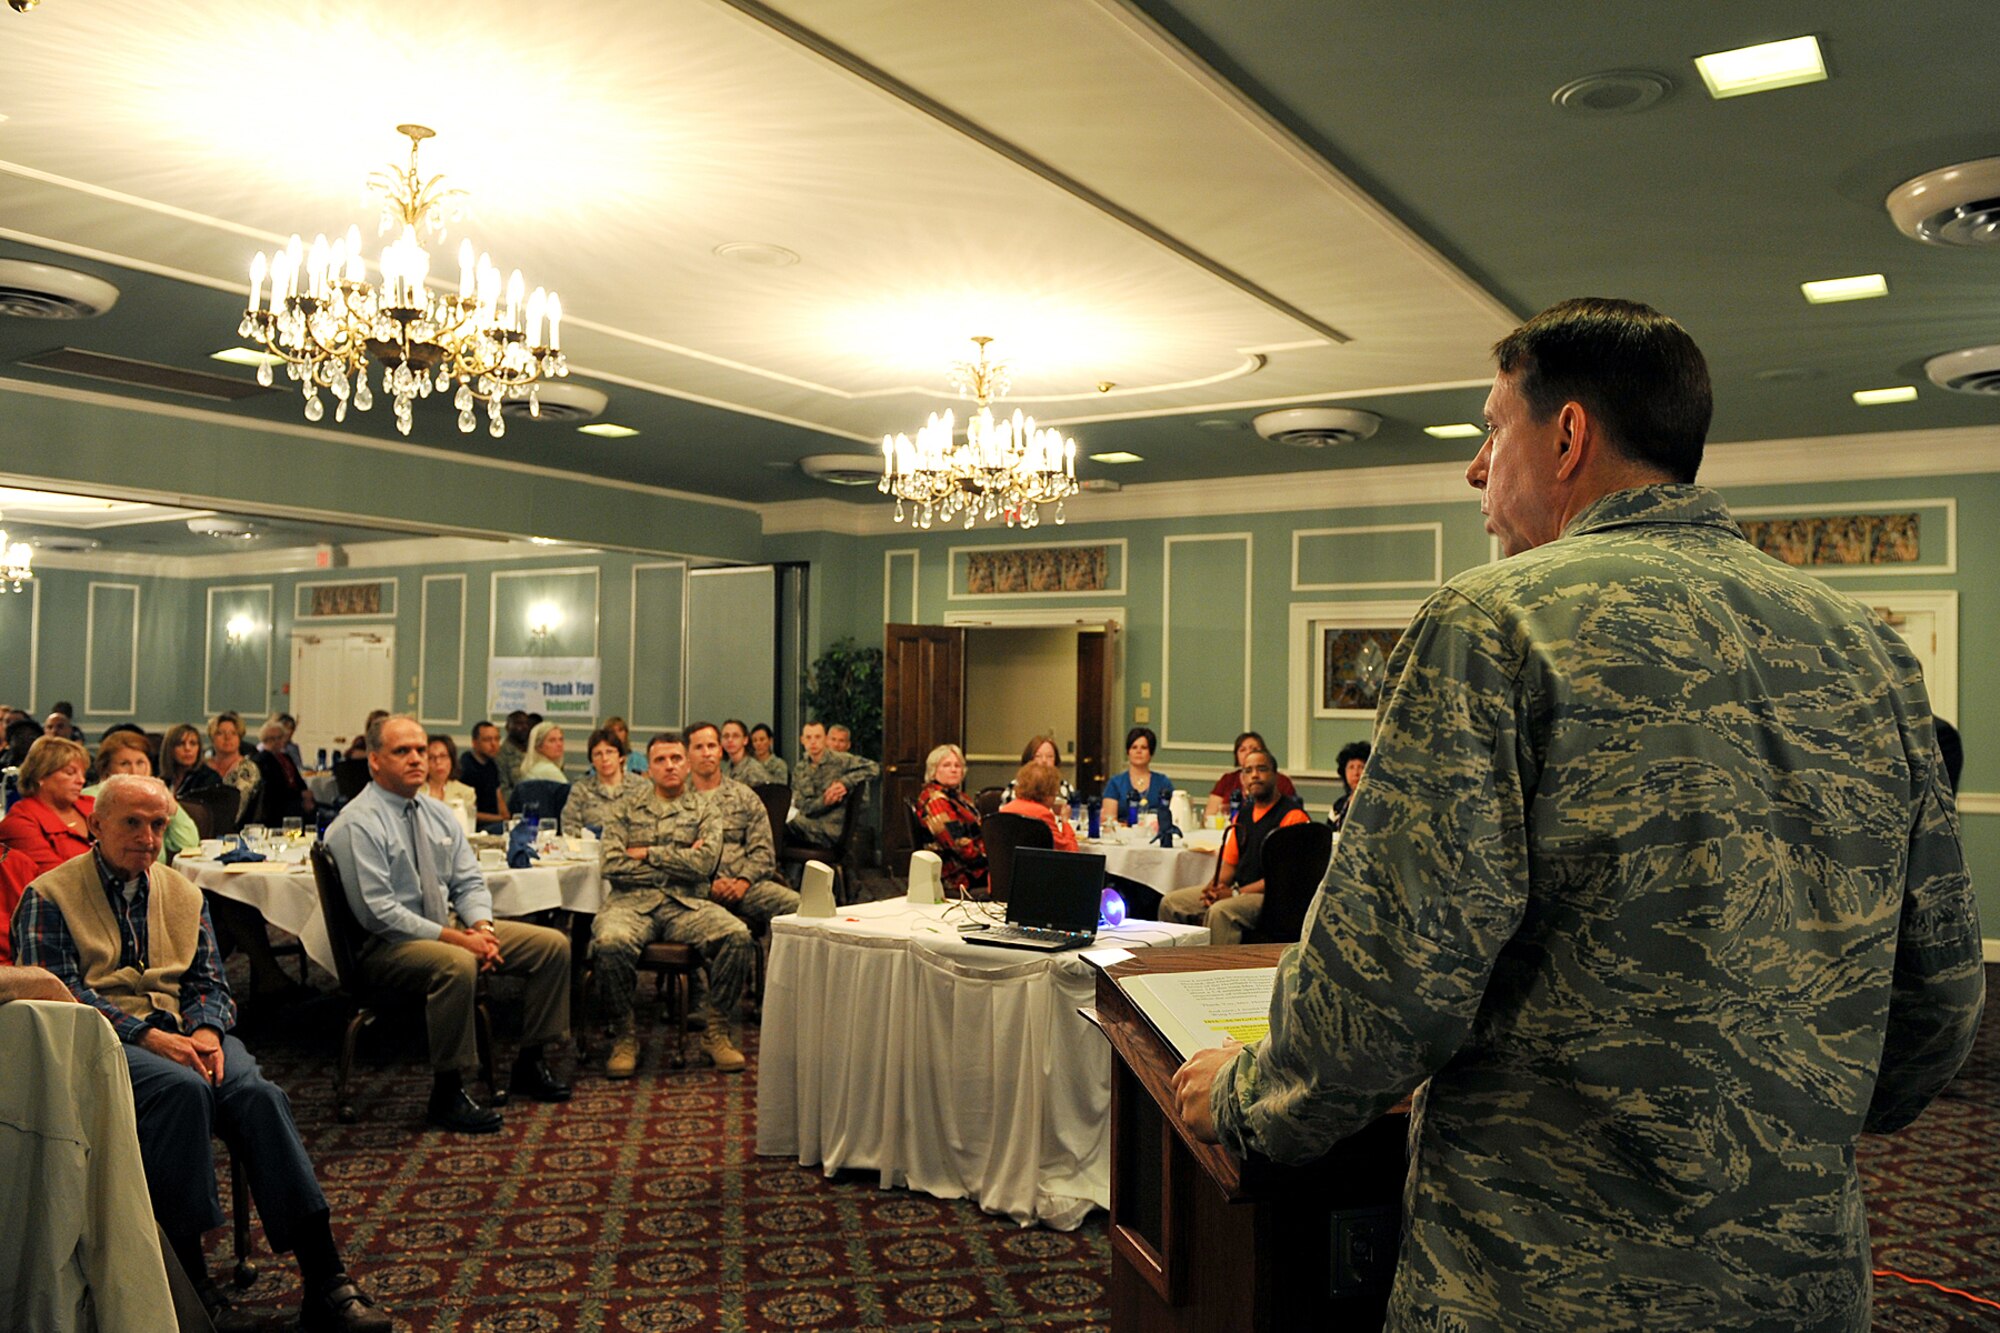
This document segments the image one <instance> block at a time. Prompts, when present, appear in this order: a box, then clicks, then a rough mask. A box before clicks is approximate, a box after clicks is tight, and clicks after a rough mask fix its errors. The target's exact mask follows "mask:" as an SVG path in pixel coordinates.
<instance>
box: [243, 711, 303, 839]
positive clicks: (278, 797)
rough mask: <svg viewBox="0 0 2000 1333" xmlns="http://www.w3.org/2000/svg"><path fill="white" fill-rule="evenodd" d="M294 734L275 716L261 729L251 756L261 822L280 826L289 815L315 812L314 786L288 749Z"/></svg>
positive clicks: (258, 814) (299, 816)
mask: <svg viewBox="0 0 2000 1333" xmlns="http://www.w3.org/2000/svg"><path fill="white" fill-rule="evenodd" d="M291 737H292V734H291V733H290V732H289V731H286V730H285V724H284V723H282V722H280V721H279V720H278V719H277V718H275V717H274V718H272V719H271V720H270V721H269V722H266V723H265V724H264V729H263V730H262V731H261V732H259V733H258V737H257V739H258V745H257V751H256V753H255V754H253V755H251V756H250V757H251V759H252V760H254V761H255V762H256V765H257V791H258V795H257V821H256V822H257V823H259V824H264V825H266V826H268V827H270V828H277V827H278V826H279V825H281V824H283V823H284V822H285V821H286V820H287V819H304V818H306V817H307V816H308V815H310V814H312V810H313V794H312V789H311V788H310V787H308V786H306V777H305V774H304V773H301V772H300V771H299V766H298V765H297V764H295V763H293V762H292V757H291V756H290V755H289V754H286V753H285V746H286V745H287V744H289V743H290V741H291Z"/></svg>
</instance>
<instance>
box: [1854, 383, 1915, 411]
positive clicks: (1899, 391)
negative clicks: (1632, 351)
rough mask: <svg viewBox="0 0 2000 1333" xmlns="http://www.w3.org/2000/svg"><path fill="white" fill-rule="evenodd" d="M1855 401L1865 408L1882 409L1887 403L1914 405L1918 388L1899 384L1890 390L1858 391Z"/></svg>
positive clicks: (1855, 394) (1855, 392)
mask: <svg viewBox="0 0 2000 1333" xmlns="http://www.w3.org/2000/svg"><path fill="white" fill-rule="evenodd" d="M1854 401H1855V402H1857V403H1859V404H1860V405H1861V406H1863V407H1881V406H1882V405H1883V404H1885V403H1914V402H1915V401H1917V386H1916V385H1914V384H1898V385H1896V386H1895V387H1894V388H1890V389H1856V390H1855V391H1854Z"/></svg>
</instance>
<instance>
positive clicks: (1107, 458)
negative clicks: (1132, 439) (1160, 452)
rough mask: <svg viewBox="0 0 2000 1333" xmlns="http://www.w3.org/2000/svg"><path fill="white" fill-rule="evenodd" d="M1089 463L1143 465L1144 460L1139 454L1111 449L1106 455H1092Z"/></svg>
mask: <svg viewBox="0 0 2000 1333" xmlns="http://www.w3.org/2000/svg"><path fill="white" fill-rule="evenodd" d="M1090 461H1091V462H1093V463H1143V462H1145V461H1146V460H1145V457H1144V456H1143V455H1141V454H1135V453H1130V452H1128V451H1126V450H1124V449H1113V450H1112V451H1111V452H1110V453H1108V454H1092V455H1091V456H1090Z"/></svg>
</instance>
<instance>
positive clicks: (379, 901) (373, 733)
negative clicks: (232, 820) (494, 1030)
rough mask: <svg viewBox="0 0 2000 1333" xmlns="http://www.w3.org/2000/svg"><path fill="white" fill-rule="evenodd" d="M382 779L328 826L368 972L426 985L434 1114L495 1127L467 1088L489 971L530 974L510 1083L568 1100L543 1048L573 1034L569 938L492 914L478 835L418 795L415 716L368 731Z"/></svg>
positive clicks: (421, 767)
mask: <svg viewBox="0 0 2000 1333" xmlns="http://www.w3.org/2000/svg"><path fill="white" fill-rule="evenodd" d="M367 740H368V773H369V776H370V777H371V778H373V779H374V780H373V781H372V782H370V783H369V784H368V786H366V787H364V788H363V789H362V790H361V792H360V794H359V795H357V796H355V798H354V799H353V800H351V801H349V802H348V803H347V805H346V806H345V808H343V809H342V810H341V812H340V817H339V818H338V819H336V820H334V821H333V826H332V827H331V828H329V829H328V830H327V831H326V843H327V848H328V850H330V851H331V852H332V853H333V858H334V861H335V863H336V864H338V865H339V867H340V879H341V884H342V886H343V887H344V888H345V889H346V892H347V901H348V903H349V905H351V906H352V907H353V908H354V914H355V916H356V917H357V918H358V919H359V920H360V922H361V924H362V925H363V926H364V927H365V928H366V929H367V930H368V932H369V937H368V939H367V940H366V941H365V942H364V943H363V945H362V947H361V957H360V960H359V961H360V966H361V976H362V979H363V980H364V981H366V982H368V983H369V984H370V985H375V986H381V987H383V988H385V989H388V990H398V991H408V992H412V993H414V994H418V995H422V996H424V997H425V1000H424V1022H425V1026H426V1027H427V1028H428V1029H429V1032H430V1052H431V1069H432V1083H431V1099H430V1107H429V1111H428V1114H429V1118H430V1122H431V1123H432V1124H433V1125H437V1126H438V1127H440V1128H442V1129H450V1130H457V1131H459V1132H461V1133H466V1134H490V1133H492V1132H494V1131H495V1130H498V1129H499V1128H500V1125H501V1119H500V1113H499V1112H498V1111H495V1110H492V1109H491V1108H489V1107H484V1106H481V1105H479V1104H478V1103H477V1102H475V1101H473V1100H472V1096H471V1094H469V1093H468V1092H466V1091H465V1072H466V1071H467V1070H469V1069H473V1068H476V1067H477V1066H478V1063H479V1050H478V1044H477V1041H476V1033H475V1031H474V1018H475V1013H476V1010H475V1004H476V1001H477V996H478V981H479V974H480V973H481V972H488V971H499V972H503V973H508V974H511V975H517V976H524V977H526V978H527V997H526V1012H525V1014H524V1015H523V1017H522V1020H521V1029H522V1030H521V1049H520V1052H519V1054H518V1055H517V1057H516V1059H515V1061H514V1073H513V1078H512V1079H511V1080H510V1082H509V1086H510V1087H511V1088H512V1090H513V1091H515V1092H517V1093H520V1094H521V1095H523V1096H526V1097H532V1098H534V1099H535V1100H536V1101H543V1102H566V1101H568V1100H569V1096H570V1090H569V1087H568V1085H566V1084H564V1083H562V1082H560V1081H558V1080H557V1078H556V1076H555V1075H554V1074H553V1073H552V1072H550V1070H549V1066H548V1063H547V1061H546V1060H545V1059H544V1058H543V1052H544V1049H545V1048H546V1047H547V1046H548V1045H549V1044H550V1043H552V1042H560V1041H563V1040H564V1039H565V1038H567V1037H568V1035H569V940H568V939H566V938H565V937H564V936H563V934H562V932H560V931H555V930H549V929H546V928H545V927H542V926H530V925H526V924H524V923H522V922H519V921H495V920H494V919H493V900H492V898H491V896H490V895H488V893H487V892H486V880H485V879H484V877H483V876H481V875H480V873H479V859H478V858H477V857H476V856H474V855H473V853H472V844H471V843H469V842H467V841H466V839H465V831H464V830H463V829H461V828H459V826H458V820H457V819H456V818H454V817H453V815H452V814H451V812H450V811H449V810H446V809H445V808H444V807H443V806H440V805H437V804H435V803H434V802H429V801H420V800H417V799H416V796H417V793H418V791H419V790H420V789H421V788H422V787H423V784H424V771H425V767H426V760H425V750H426V748H427V745H428V737H426V736H425V735H424V729H423V728H422V727H421V726H419V725H418V724H417V722H416V719H414V718H410V717H402V716H390V717H385V718H383V719H382V720H380V721H379V722H377V723H376V724H375V725H374V726H373V727H371V728H370V729H369V733H368V736H367Z"/></svg>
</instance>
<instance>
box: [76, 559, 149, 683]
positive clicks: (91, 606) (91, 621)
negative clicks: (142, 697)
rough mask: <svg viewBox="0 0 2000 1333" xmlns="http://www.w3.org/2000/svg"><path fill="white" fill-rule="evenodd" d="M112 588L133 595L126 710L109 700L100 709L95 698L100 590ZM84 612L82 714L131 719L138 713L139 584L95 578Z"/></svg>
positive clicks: (86, 595)
mask: <svg viewBox="0 0 2000 1333" xmlns="http://www.w3.org/2000/svg"><path fill="white" fill-rule="evenodd" d="M100 588H111V589H116V590H118V591H121V592H129V593H131V594H132V688H131V690H130V691H129V692H128V693H127V695H126V698H125V706H124V707H123V708H112V707H109V706H108V705H109V704H110V703H111V701H110V700H108V699H107V700H106V701H105V703H106V705H107V706H106V707H103V708H99V707H98V706H97V699H96V695H95V693H94V692H93V690H92V687H91V681H92V680H93V679H95V677H96V675H97V671H96V666H97V652H96V648H97V590H98V589H100ZM83 602H84V610H83V711H84V712H85V713H86V714H87V715H89V716H91V717H132V716H134V715H135V714H137V713H138V711H139V604H140V596H139V585H138V584H136V583H99V582H98V581H97V580H95V579H93V580H91V582H90V585H89V586H88V587H87V588H86V589H85V590H84V597H83Z"/></svg>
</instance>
